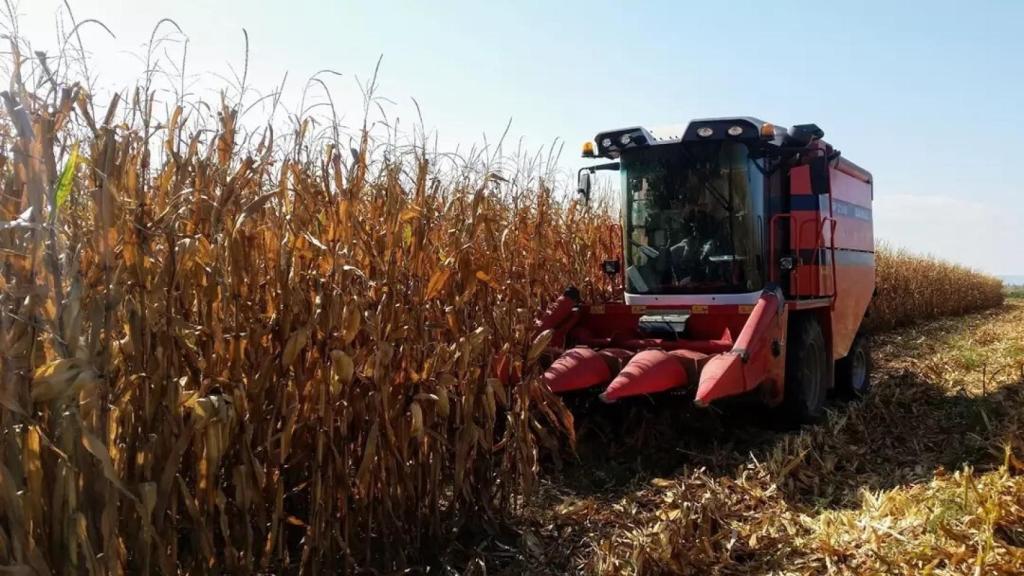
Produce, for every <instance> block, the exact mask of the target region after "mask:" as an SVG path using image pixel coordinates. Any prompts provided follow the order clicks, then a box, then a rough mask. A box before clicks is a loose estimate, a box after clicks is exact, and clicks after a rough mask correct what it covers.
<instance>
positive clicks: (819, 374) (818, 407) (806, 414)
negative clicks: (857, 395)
mask: <svg viewBox="0 0 1024 576" xmlns="http://www.w3.org/2000/svg"><path fill="white" fill-rule="evenodd" d="M794 320H795V322H794V324H793V325H792V327H791V330H790V333H789V343H788V345H787V351H786V389H785V395H784V397H783V400H782V412H783V415H784V417H785V418H786V420H787V421H788V422H789V423H790V424H795V425H801V424H810V423H813V422H815V421H817V420H819V419H820V418H821V415H822V413H823V412H824V410H825V396H826V394H827V392H828V381H829V378H828V370H829V368H830V366H829V365H828V352H827V350H826V349H825V337H824V336H823V335H822V333H821V326H819V325H818V321H817V320H816V319H815V318H814V317H812V316H806V317H803V318H794Z"/></svg>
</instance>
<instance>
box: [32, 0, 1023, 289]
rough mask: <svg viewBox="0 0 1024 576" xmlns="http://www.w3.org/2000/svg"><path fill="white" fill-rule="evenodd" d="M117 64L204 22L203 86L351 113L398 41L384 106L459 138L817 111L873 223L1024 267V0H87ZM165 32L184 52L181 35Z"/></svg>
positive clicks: (543, 136) (107, 60)
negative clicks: (851, 170)
mask: <svg viewBox="0 0 1024 576" xmlns="http://www.w3.org/2000/svg"><path fill="white" fill-rule="evenodd" d="M60 4H61V3H60V1H59V0H28V1H25V0H23V1H22V2H21V5H20V8H19V11H20V12H21V14H22V18H21V26H22V33H23V34H25V35H27V36H28V37H29V38H30V39H31V40H32V42H33V44H34V45H35V47H36V48H39V49H52V45H53V37H54V26H53V22H54V17H55V15H56V14H57V12H58V9H59V6H60ZM71 5H72V7H73V8H74V10H75V11H76V16H77V17H78V18H79V19H83V18H97V19H99V20H102V21H103V22H104V23H106V24H107V25H108V26H109V27H110V28H111V29H112V30H113V31H114V33H115V34H117V36H118V38H117V40H111V39H109V38H107V37H105V35H104V34H102V33H101V32H100V31H99V29H98V28H94V27H93V28H89V29H87V30H86V38H85V39H86V41H87V44H88V45H89V48H90V50H91V51H93V52H94V54H95V56H96V57H97V60H96V63H95V64H94V71H95V72H98V73H99V74H100V77H101V84H102V83H107V84H109V85H118V84H121V83H124V82H127V81H129V80H131V79H133V78H134V77H135V76H137V75H138V74H139V73H140V72H141V71H142V65H141V64H140V63H139V62H138V61H137V60H136V59H135V58H134V57H132V56H130V55H129V53H130V52H133V51H134V52H136V53H138V52H139V51H141V45H142V44H143V43H144V42H145V41H146V40H147V38H148V37H149V33H150V30H151V28H152V26H153V25H154V24H155V23H156V22H157V21H158V20H159V19H160V18H162V17H169V18H173V19H174V20H175V21H176V22H177V23H178V24H180V25H181V26H182V28H183V29H184V31H185V33H186V34H187V35H188V38H189V54H190V55H191V56H190V59H189V62H190V63H189V66H190V73H192V74H195V75H196V76H195V77H194V88H195V89H196V90H197V91H199V90H202V89H215V88H216V87H217V86H219V85H220V84H222V81H221V80H219V79H218V77H217V76H216V75H215V74H225V73H227V69H228V63H229V62H230V63H232V64H233V65H234V66H235V67H238V66H239V65H240V63H241V54H242V51H243V39H242V33H241V29H242V27H245V28H246V29H247V30H248V32H249V37H250V42H251V46H252V52H251V53H252V60H251V64H250V81H251V84H253V85H254V86H257V87H260V88H262V89H264V90H269V89H271V88H272V87H273V86H275V85H276V84H278V83H279V82H280V81H281V78H282V76H283V74H284V73H285V71H289V73H290V76H289V77H290V79H291V80H290V84H291V86H292V88H293V90H294V91H295V92H296V93H297V92H298V91H300V90H301V88H302V84H303V83H304V79H305V78H307V77H308V76H309V75H311V74H313V73H314V72H316V71H317V70H320V69H323V68H331V69H334V70H337V71H338V72H341V73H342V74H344V76H343V77H342V78H331V79H329V82H330V86H331V88H332V93H333V94H334V97H335V100H336V102H337V103H338V104H339V106H340V107H342V108H345V109H347V110H349V113H348V116H347V120H348V121H349V122H350V123H352V124H356V123H357V120H358V118H359V116H360V106H359V102H360V95H359V91H358V88H357V86H356V84H355V82H354V78H355V76H359V77H360V78H365V77H366V76H367V75H368V74H369V73H370V71H372V69H373V65H374V64H375V62H376V61H377V58H378V56H380V55H383V65H382V76H381V82H380V93H381V94H382V95H385V96H387V97H388V98H389V99H391V100H392V102H393V103H392V104H386V109H387V110H388V113H389V114H390V115H392V117H394V116H398V117H400V118H401V119H402V123H403V125H411V124H412V123H413V122H414V121H415V119H416V118H415V111H414V108H413V106H412V102H411V98H415V99H416V100H417V101H418V102H419V104H420V106H421V108H422V110H423V115H424V121H425V124H426V126H427V127H428V129H434V130H437V132H438V134H439V141H440V142H441V143H442V146H444V147H449V148H453V147H455V146H456V145H459V146H463V147H466V146H468V145H471V144H473V143H479V142H481V141H482V139H483V135H484V134H487V135H488V137H489V138H490V139H491V141H493V140H494V139H495V138H496V137H497V136H498V135H500V134H501V132H502V131H503V129H504V127H505V125H506V123H508V121H509V119H511V120H512V125H511V130H510V136H511V137H513V138H520V137H521V138H523V140H524V141H525V143H526V144H527V145H529V146H533V147H540V146H544V145H548V144H550V143H551V142H553V141H556V140H559V141H563V142H565V143H566V145H565V151H564V153H563V155H562V164H563V165H564V166H566V167H567V168H571V167H574V166H577V165H579V164H580V163H581V162H582V161H581V160H579V159H578V157H577V156H578V149H579V144H580V143H581V142H582V141H583V140H585V139H588V138H590V137H592V136H593V135H594V134H595V133H596V132H598V131H600V130H603V129H609V128H614V127H621V126H628V125H637V124H646V125H657V124H670V123H682V122H685V121H687V120H688V119H690V118H694V117H705V116H725V115H752V116H758V117H760V118H763V119H765V120H769V121H772V122H775V123H776V124H780V125H784V126H788V125H791V124H795V123H805V122H814V123H817V124H818V125H819V126H821V127H822V128H823V129H824V130H825V132H826V138H827V139H828V140H830V141H831V142H832V143H833V144H834V145H835V146H837V147H838V148H839V149H841V150H842V151H843V153H844V154H845V155H846V156H847V157H848V158H850V159H851V160H853V161H855V162H857V163H858V164H860V165H862V166H864V167H866V168H868V169H869V170H871V171H872V172H873V173H874V175H875V180H876V185H875V197H876V203H875V210H876V211H875V214H876V217H875V220H876V235H877V236H879V237H881V238H883V239H885V240H887V241H889V242H890V243H892V244H894V245H898V246H902V247H906V248H908V249H911V250H914V251H917V252H923V253H932V254H935V255H939V256H942V257H945V258H948V259H951V260H954V261H958V262H961V263H964V264H968V265H971V266H974V267H977V268H980V269H982V270H985V271H987V272H990V273H996V274H1024V229H1022V227H1021V222H1022V220H1024V184H1022V175H1021V170H1020V168H1019V166H1020V165H1021V163H1022V162H1021V159H1020V156H1021V153H1022V150H1024V106H1022V105H1021V97H1022V95H1024V61H1022V58H1024V34H1022V31H1021V27H1022V26H1024V2H1011V1H1007V2H995V1H990V2H985V1H976V2H971V3H967V2H947V1H930V2H918V3H910V2H857V3H850V2H847V3H842V4H841V5H840V4H839V3H829V2H816V3H807V2H783V1H776V2H753V1H749V2H738V1H737V2H709V1H706V0H705V1H701V2H681V1H680V2H672V1H659V2H598V1H594V2H588V3H582V2H517V3H498V2H480V1H476V2H468V1H465V2H464V1H458V2H456V1H452V2H440V1H439V2H430V3H428V2H412V1H408V2H398V1H395V2H391V1H385V0H377V1H373V2H350V1H343V2H342V1H330V2H329V1H326V0H309V1H302V0H292V1H290V2H261V1H256V0H249V1H241V0H219V1H217V2H205V1H201V0H176V1H175V2H166V1H162V2H144V1H139V0H137V1H116V0H71ZM170 52H172V53H173V52H174V50H173V49H170Z"/></svg>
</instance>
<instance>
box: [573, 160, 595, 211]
mask: <svg viewBox="0 0 1024 576" xmlns="http://www.w3.org/2000/svg"><path fill="white" fill-rule="evenodd" d="M592 187H593V174H591V173H590V171H589V170H587V169H586V168H583V169H582V170H580V173H579V176H578V177H577V184H576V193H577V194H579V195H580V197H581V199H582V200H583V202H584V203H585V204H588V203H590V189H591V188H592Z"/></svg>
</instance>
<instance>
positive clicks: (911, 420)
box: [453, 300, 1024, 574]
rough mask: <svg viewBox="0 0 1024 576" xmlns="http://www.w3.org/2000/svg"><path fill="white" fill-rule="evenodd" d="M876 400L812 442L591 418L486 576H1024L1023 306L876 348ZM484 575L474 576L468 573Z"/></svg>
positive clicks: (678, 414) (699, 419)
mask: <svg viewBox="0 0 1024 576" xmlns="http://www.w3.org/2000/svg"><path fill="white" fill-rule="evenodd" d="M873 356H874V362H875V373H874V385H875V389H874V392H873V393H872V395H871V396H870V397H869V398H868V399H867V400H865V401H862V402H858V403H854V404H851V405H847V406H844V405H841V404H839V403H836V404H835V405H834V408H835V410H834V411H833V412H830V415H829V418H828V420H827V422H825V423H823V424H821V425H819V426H815V427H810V428H806V429H804V430H803V431H802V432H786V431H778V430H773V429H772V428H770V427H769V426H768V425H767V423H766V422H764V421H763V418H759V417H758V413H756V412H754V411H752V410H742V409H738V410H735V411H731V413H730V414H728V415H724V416H717V415H713V414H709V413H706V412H699V411H696V410H694V409H691V408H688V407H687V406H686V403H685V401H683V400H681V399H680V400H679V401H675V402H660V401H659V405H658V406H653V405H650V403H648V404H647V405H642V404H635V405H631V406H625V405H620V406H617V407H615V410H614V411H613V410H612V408H611V407H608V408H605V409H603V410H601V411H600V412H588V413H587V414H586V415H584V416H582V417H580V418H579V420H578V421H577V428H578V429H579V436H578V447H577V448H578V450H577V453H578V460H575V461H571V459H570V460H567V461H564V462H563V463H562V464H561V466H556V463H555V462H549V463H548V466H549V468H551V470H550V471H548V472H546V473H545V474H543V475H542V478H543V487H542V488H541V494H540V497H539V498H537V499H536V500H535V502H534V504H533V505H532V507H530V508H529V509H528V510H527V511H526V512H525V513H524V514H523V515H522V517H521V518H519V520H518V522H517V523H516V527H515V529H514V530H510V531H509V533H508V534H502V535H499V536H497V537H495V538H493V539H488V540H486V541H484V542H482V543H476V545H475V546H474V545H472V544H471V543H467V545H466V547H465V548H463V549H462V550H460V551H459V555H458V556H460V557H459V558H458V559H457V560H455V559H454V558H453V560H454V562H453V563H458V564H462V563H463V562H468V563H469V565H470V566H474V565H476V566H478V567H480V568H482V567H483V566H484V565H486V566H487V568H488V569H487V573H495V572H504V573H523V572H525V573H594V572H597V573H694V574H697V573H701V574H703V573H712V574H762V573H778V574H790V573H792V574H817V573H825V572H829V573H849V574H863V573H903V574H916V573H928V572H931V573H934V574H947V573H955V574H959V573H965V574H969V573H976V574H998V573H1004V574H1015V573H1021V570H1024V476H1021V473H1022V472H1024V463H1022V462H1021V460H1019V459H1018V458H1020V457H1022V455H1024V437H1022V434H1021V432H1022V431H1024V428H1022V426H1021V420H1022V417H1024V304H1021V303H1019V302H1015V301H1013V300H1011V301H1009V303H1008V304H1007V305H1005V306H1003V307H1001V308H996V309H994V310H991V311H988V312H983V313H980V314H974V315H970V316H966V317H961V318H951V319H942V320H938V321H932V322H929V323H924V324H920V325H917V326H914V327H910V328H906V329H901V330H897V331H893V332H889V333H885V334H882V335H879V336H876V337H875V340H874V353H873ZM470 571H473V570H470Z"/></svg>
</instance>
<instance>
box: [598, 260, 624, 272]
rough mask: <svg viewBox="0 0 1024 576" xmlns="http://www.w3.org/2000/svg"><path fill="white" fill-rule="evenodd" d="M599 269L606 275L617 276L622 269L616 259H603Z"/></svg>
mask: <svg viewBox="0 0 1024 576" xmlns="http://www.w3.org/2000/svg"><path fill="white" fill-rule="evenodd" d="M601 271H602V272H604V273H605V274H607V275H608V276H617V275H618V274H619V272H621V271H622V264H621V263H620V262H619V261H618V260H605V261H604V262H601Z"/></svg>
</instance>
